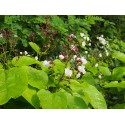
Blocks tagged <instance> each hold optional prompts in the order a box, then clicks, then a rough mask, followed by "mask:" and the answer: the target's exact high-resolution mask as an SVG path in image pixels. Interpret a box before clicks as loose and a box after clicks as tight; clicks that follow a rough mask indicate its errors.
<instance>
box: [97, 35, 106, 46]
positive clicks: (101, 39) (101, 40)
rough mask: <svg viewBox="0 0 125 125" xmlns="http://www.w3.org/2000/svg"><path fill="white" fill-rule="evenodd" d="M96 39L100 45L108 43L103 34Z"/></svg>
mask: <svg viewBox="0 0 125 125" xmlns="http://www.w3.org/2000/svg"><path fill="white" fill-rule="evenodd" d="M97 39H98V40H99V41H100V42H101V44H102V45H106V44H107V43H108V41H106V39H105V38H104V36H103V35H101V36H100V37H97Z"/></svg>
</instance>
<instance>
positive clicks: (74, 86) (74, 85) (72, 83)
mask: <svg viewBox="0 0 125 125" xmlns="http://www.w3.org/2000/svg"><path fill="white" fill-rule="evenodd" d="M70 88H71V89H72V91H73V92H77V91H79V90H81V89H83V85H82V84H80V83H79V82H78V81H76V80H73V79H71V80H70Z"/></svg>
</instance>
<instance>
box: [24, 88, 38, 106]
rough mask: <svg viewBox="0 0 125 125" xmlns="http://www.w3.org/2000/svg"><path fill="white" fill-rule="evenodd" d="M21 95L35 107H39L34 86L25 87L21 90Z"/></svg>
mask: <svg viewBox="0 0 125 125" xmlns="http://www.w3.org/2000/svg"><path fill="white" fill-rule="evenodd" d="M22 96H23V97H24V98H25V99H26V100H27V101H28V102H29V103H30V104H31V105H32V106H34V107H35V108H39V107H40V102H39V98H38V96H37V90H36V89H35V88H33V87H30V86H28V87H27V89H26V90H25V91H24V92H23V94H22Z"/></svg>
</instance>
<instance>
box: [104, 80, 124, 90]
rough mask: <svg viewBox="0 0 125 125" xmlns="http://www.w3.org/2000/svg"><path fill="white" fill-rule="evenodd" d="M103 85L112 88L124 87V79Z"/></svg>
mask: <svg viewBox="0 0 125 125" xmlns="http://www.w3.org/2000/svg"><path fill="white" fill-rule="evenodd" d="M104 87H105V88H112V87H117V88H125V81H122V82H120V83H119V82H118V81H114V82H110V83H107V84H106V85H104Z"/></svg>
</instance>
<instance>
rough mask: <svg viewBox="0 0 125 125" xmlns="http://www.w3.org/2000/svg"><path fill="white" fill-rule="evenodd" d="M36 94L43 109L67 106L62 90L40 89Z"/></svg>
mask: <svg viewBox="0 0 125 125" xmlns="http://www.w3.org/2000/svg"><path fill="white" fill-rule="evenodd" d="M37 95H38V97H39V100H40V106H41V107H42V108H43V109H65V108H66V107H67V98H66V95H65V93H64V92H56V93H51V92H49V91H48V90H44V89H41V90H40V91H39V92H38V93H37Z"/></svg>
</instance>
